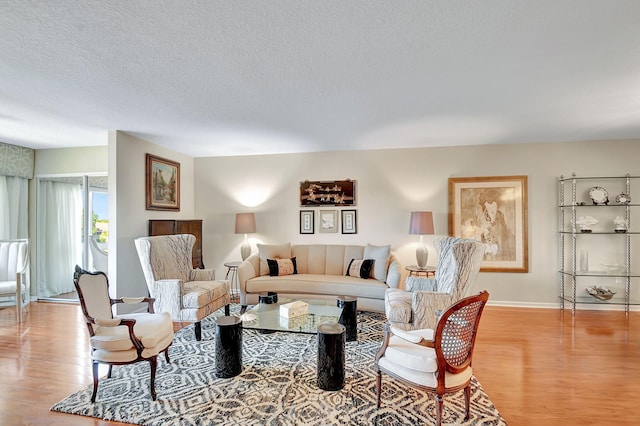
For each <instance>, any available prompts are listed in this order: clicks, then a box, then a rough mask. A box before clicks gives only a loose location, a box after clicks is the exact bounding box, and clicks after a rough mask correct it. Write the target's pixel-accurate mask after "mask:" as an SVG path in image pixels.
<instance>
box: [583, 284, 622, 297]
mask: <svg viewBox="0 0 640 426" xmlns="http://www.w3.org/2000/svg"><path fill="white" fill-rule="evenodd" d="M585 290H586V291H587V293H589V295H590V296H591V297H594V298H596V299H598V300H609V299H611V298H612V297H613V296H614V295H615V293H614V292H613V291H611V290H609V289H608V288H606V287H599V286H595V285H594V286H591V287H587V288H586V289H585Z"/></svg>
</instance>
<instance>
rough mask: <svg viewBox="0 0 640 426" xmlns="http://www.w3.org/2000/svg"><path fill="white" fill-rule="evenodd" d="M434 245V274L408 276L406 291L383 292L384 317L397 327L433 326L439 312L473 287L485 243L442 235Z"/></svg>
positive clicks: (409, 328) (392, 289)
mask: <svg viewBox="0 0 640 426" xmlns="http://www.w3.org/2000/svg"><path fill="white" fill-rule="evenodd" d="M434 245H435V248H436V251H437V252H438V263H437V265H436V275H435V278H422V277H420V278H417V277H408V278H407V279H406V282H405V288H406V291H405V290H401V289H395V288H390V289H388V290H387V291H386V293H385V313H386V315H387V320H388V321H389V323H390V324H392V325H393V326H395V327H397V328H399V329H402V330H416V329H425V328H429V329H433V328H434V327H435V324H436V320H437V316H438V314H439V313H440V312H442V311H443V310H444V309H446V308H447V307H449V306H450V305H452V304H453V303H455V302H457V301H458V300H460V299H462V298H463V297H465V296H467V295H469V294H470V293H471V291H472V290H473V285H474V284H475V280H476V277H477V275H478V272H479V271H480V263H481V262H482V258H483V256H484V250H485V246H484V244H482V243H480V242H478V241H475V240H471V239H463V238H454V237H443V238H437V239H436V240H435V241H434Z"/></svg>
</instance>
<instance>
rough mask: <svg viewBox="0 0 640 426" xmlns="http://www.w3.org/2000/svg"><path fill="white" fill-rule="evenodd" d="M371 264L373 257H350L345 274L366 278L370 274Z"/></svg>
mask: <svg viewBox="0 0 640 426" xmlns="http://www.w3.org/2000/svg"><path fill="white" fill-rule="evenodd" d="M372 266H373V259H351V261H350V262H349V267H348V268H347V273H346V274H345V275H347V276H351V277H360V278H364V279H367V278H369V277H370V275H371V267H372Z"/></svg>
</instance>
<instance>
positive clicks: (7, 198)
mask: <svg viewBox="0 0 640 426" xmlns="http://www.w3.org/2000/svg"><path fill="white" fill-rule="evenodd" d="M28 193H29V190H28V180H27V179H26V178H23V177H17V176H4V175H0V240H13V239H16V238H27V235H28V234H27V220H28V219H27V218H28V213H27V209H28V204H27V202H28Z"/></svg>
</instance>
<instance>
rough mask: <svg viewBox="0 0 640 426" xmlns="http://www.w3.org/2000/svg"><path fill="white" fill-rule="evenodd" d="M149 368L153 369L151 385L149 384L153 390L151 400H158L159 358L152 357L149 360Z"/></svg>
mask: <svg viewBox="0 0 640 426" xmlns="http://www.w3.org/2000/svg"><path fill="white" fill-rule="evenodd" d="M149 366H150V368H151V383H150V384H149V386H150V388H151V399H152V400H154V401H155V400H156V369H157V367H158V357H157V356H152V357H151V358H149Z"/></svg>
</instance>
